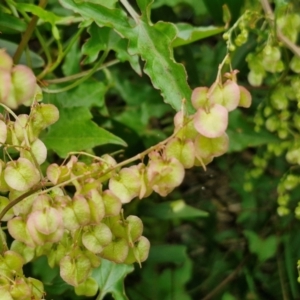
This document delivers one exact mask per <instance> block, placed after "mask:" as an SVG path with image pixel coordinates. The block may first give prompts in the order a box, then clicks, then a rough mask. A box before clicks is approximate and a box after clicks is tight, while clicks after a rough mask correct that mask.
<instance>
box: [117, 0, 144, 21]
mask: <svg viewBox="0 0 300 300" xmlns="http://www.w3.org/2000/svg"><path fill="white" fill-rule="evenodd" d="M120 2H121V3H122V4H123V6H124V7H125V8H126V10H127V11H128V13H129V14H130V15H131V16H132V18H133V19H134V21H135V23H136V24H138V23H139V21H140V16H139V15H138V14H137V12H136V11H135V10H134V9H133V7H132V6H131V5H130V3H129V2H128V1H127V0H120Z"/></svg>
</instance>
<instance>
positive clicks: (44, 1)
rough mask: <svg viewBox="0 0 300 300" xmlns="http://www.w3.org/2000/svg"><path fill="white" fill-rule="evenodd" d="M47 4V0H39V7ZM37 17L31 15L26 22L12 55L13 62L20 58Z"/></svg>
mask: <svg viewBox="0 0 300 300" xmlns="http://www.w3.org/2000/svg"><path fill="white" fill-rule="evenodd" d="M46 5H47V0H40V3H39V7H41V8H45V7H46ZM38 19H39V17H38V16H33V17H32V18H31V20H30V22H29V24H28V27H27V29H26V31H25V33H24V35H23V37H22V40H21V42H20V44H19V46H18V48H17V50H16V52H15V54H14V57H13V60H14V63H15V64H17V63H18V62H19V60H20V58H21V55H22V53H23V51H24V49H25V47H26V45H27V43H28V41H29V40H30V38H31V35H32V33H33V31H34V29H35V26H36V24H37V21H38Z"/></svg>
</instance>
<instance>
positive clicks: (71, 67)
mask: <svg viewBox="0 0 300 300" xmlns="http://www.w3.org/2000/svg"><path fill="white" fill-rule="evenodd" d="M78 42H79V40H77V41H76V43H74V44H73V46H72V47H71V49H70V51H69V52H68V55H66V58H65V60H64V63H63V65H62V70H63V72H64V75H65V76H70V75H73V74H77V73H79V72H80V71H81V69H80V59H81V53H80V50H79V46H78Z"/></svg>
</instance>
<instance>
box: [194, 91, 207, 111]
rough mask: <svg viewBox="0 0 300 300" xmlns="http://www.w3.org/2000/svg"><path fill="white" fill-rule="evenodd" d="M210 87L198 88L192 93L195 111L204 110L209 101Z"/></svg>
mask: <svg viewBox="0 0 300 300" xmlns="http://www.w3.org/2000/svg"><path fill="white" fill-rule="evenodd" d="M207 96H208V87H197V88H195V89H194V90H193V92H192V104H193V106H194V108H195V109H198V108H200V107H201V108H203V107H205V105H206V104H207V101H208V97H207Z"/></svg>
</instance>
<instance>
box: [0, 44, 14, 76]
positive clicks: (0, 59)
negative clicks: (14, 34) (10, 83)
mask: <svg viewBox="0 0 300 300" xmlns="http://www.w3.org/2000/svg"><path fill="white" fill-rule="evenodd" d="M12 67H13V60H12V58H11V57H10V56H9V55H8V54H7V53H6V51H5V49H0V69H2V70H6V71H8V72H10V71H11V69H12Z"/></svg>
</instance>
